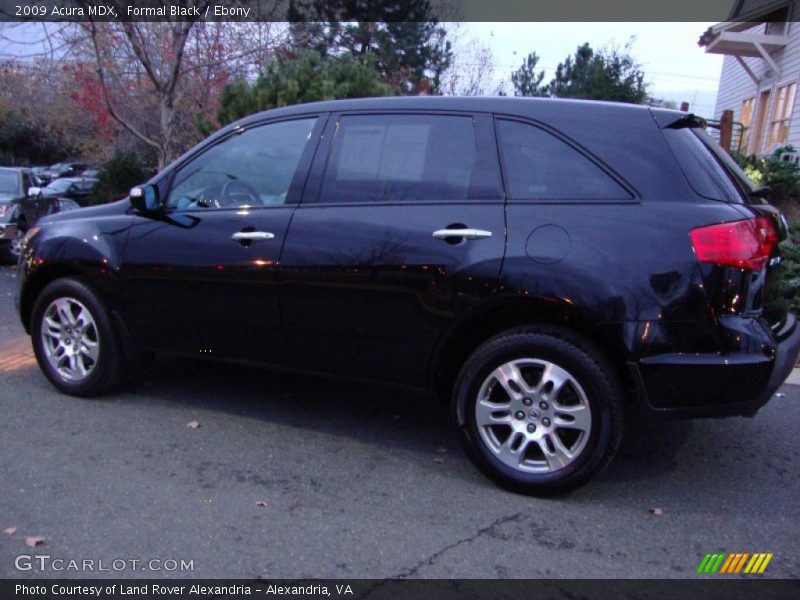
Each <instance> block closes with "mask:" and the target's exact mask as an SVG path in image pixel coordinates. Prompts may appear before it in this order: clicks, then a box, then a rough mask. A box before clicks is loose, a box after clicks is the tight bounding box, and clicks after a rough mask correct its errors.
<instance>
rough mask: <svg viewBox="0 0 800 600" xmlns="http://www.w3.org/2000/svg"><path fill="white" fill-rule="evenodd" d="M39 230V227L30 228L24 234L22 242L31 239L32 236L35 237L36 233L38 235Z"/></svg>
mask: <svg viewBox="0 0 800 600" xmlns="http://www.w3.org/2000/svg"><path fill="white" fill-rule="evenodd" d="M40 229H41V227H31V228H30V229H28V231H27V232H26V233H25V238H24V239H23V240H22V241H23V242H27V241H28V240H29V239H31V238H32V237H33V236H35V235H36V234H37V233H39V230H40Z"/></svg>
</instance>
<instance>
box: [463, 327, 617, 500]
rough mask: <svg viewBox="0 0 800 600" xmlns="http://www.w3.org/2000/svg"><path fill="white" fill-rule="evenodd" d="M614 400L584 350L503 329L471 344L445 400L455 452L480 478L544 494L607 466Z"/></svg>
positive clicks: (564, 335)
mask: <svg viewBox="0 0 800 600" xmlns="http://www.w3.org/2000/svg"><path fill="white" fill-rule="evenodd" d="M622 398H623V394H622V391H621V388H620V385H619V382H618V378H617V376H616V373H615V371H614V369H613V367H612V365H611V364H610V363H609V362H608V361H607V360H606V359H605V357H604V356H603V355H602V353H600V352H599V351H598V350H597V349H596V348H594V346H593V345H591V344H590V343H589V342H587V341H585V340H582V339H581V338H579V337H576V336H574V335H572V334H570V333H569V332H566V331H561V330H559V329H540V330H537V329H523V330H517V331H509V332H506V333H504V334H501V335H499V336H497V337H494V338H492V339H490V340H489V341H487V342H486V343H484V344H483V345H482V346H480V347H479V348H478V349H477V350H475V352H474V353H473V354H472V356H470V358H469V359H468V360H467V362H466V363H465V364H464V366H463V368H462V369H461V372H460V374H459V376H458V379H457V381H456V384H455V388H454V392H453V418H454V420H455V425H456V427H457V429H458V432H459V437H460V438H461V442H462V445H463V446H464V448H465V450H466V451H467V454H468V455H469V457H470V459H471V460H472V461H473V463H474V464H475V465H476V466H477V467H478V468H479V469H480V470H481V471H482V472H483V473H484V474H486V475H487V476H488V477H490V478H491V479H493V480H494V481H496V482H497V483H499V484H500V485H502V486H504V487H507V488H509V489H512V490H514V491H518V492H522V493H527V494H532V495H546V494H552V493H560V492H565V491H568V490H571V489H574V488H576V487H578V486H580V485H582V484H583V483H585V482H586V481H587V480H588V479H589V478H590V477H592V476H593V475H595V474H596V473H597V472H599V471H600V470H601V469H602V468H603V467H604V466H605V465H607V464H608V463H609V462H610V461H611V459H612V458H613V456H614V454H615V452H616V450H617V448H618V447H619V443H620V439H621V436H622V415H623V400H622Z"/></svg>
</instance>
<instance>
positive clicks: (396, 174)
mask: <svg viewBox="0 0 800 600" xmlns="http://www.w3.org/2000/svg"><path fill="white" fill-rule="evenodd" d="M480 162H481V161H480V160H479V152H478V148H477V135H476V127H475V125H474V122H473V118H472V117H469V116H449V115H349V116H343V117H342V118H341V119H340V120H339V123H338V126H337V129H336V134H335V137H334V139H333V145H332V148H331V152H330V158H329V160H328V164H327V167H326V169H325V175H324V178H323V182H322V192H321V195H320V198H319V201H320V202H325V203H350V202H360V203H370V202H373V203H374V202H414V201H436V200H443V201H452V200H466V199H468V198H472V197H476V195H478V194H480V193H481V191H480V189H481V188H482V189H484V190H485V189H486V188H485V186H483V185H480V183H479V181H478V180H480V179H481V178H482V177H483V176H484V169H482V168H481V166H480ZM494 189H495V190H496V189H497V186H495V187H494ZM497 196H499V194H495V197H497Z"/></svg>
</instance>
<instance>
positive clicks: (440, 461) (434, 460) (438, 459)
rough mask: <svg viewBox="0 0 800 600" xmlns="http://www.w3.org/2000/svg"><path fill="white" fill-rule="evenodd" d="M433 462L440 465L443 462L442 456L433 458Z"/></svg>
mask: <svg viewBox="0 0 800 600" xmlns="http://www.w3.org/2000/svg"><path fill="white" fill-rule="evenodd" d="M433 462H435V463H439V464H442V463H443V462H444V456H434V457H433Z"/></svg>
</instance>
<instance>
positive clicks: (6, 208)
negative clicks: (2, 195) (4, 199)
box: [0, 204, 11, 217]
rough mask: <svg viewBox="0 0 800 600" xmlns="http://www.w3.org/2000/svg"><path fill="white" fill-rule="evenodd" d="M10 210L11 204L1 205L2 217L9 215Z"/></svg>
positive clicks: (0, 214)
mask: <svg viewBox="0 0 800 600" xmlns="http://www.w3.org/2000/svg"><path fill="white" fill-rule="evenodd" d="M9 210H11V205H9V204H3V205H0V217H5V216H6V215H7V214H8V211H9Z"/></svg>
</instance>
